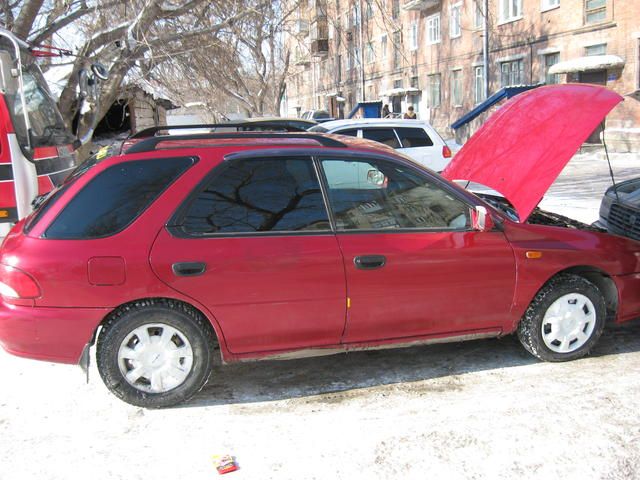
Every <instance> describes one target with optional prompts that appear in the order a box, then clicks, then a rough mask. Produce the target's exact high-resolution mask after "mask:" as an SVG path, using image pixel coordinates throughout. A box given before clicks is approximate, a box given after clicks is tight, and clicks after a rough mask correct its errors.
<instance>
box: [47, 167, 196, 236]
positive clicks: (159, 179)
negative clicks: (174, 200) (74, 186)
mask: <svg viewBox="0 0 640 480" xmlns="http://www.w3.org/2000/svg"><path fill="white" fill-rule="evenodd" d="M194 162H195V159H194V158H184V157H183V158H162V159H155V160H136V161H132V162H124V163H119V164H117V165H113V166H112V167H109V168H107V169H106V170H104V171H103V172H101V173H99V174H98V175H96V176H95V178H93V179H92V180H91V181H90V182H89V183H88V184H87V185H85V187H84V188H83V189H82V190H80V192H78V193H77V194H76V196H75V197H73V198H72V199H71V200H70V201H69V203H68V204H67V205H66V206H65V207H64V209H63V210H62V212H60V214H59V215H58V216H57V217H56V219H55V220H54V221H53V222H52V223H51V225H50V226H49V228H47V230H46V232H45V235H44V236H45V237H46V238H51V239H91V238H103V237H108V236H110V235H114V234H116V233H118V232H120V231H122V230H124V229H125V228H126V227H127V226H128V225H130V224H131V223H132V222H133V221H134V220H135V219H136V218H137V217H138V216H139V215H140V214H141V213H142V212H143V211H144V210H145V209H146V208H147V207H148V206H149V205H151V203H153V201H154V200H155V199H156V198H158V197H159V196H160V194H161V193H162V192H163V191H164V190H165V189H166V188H167V187H169V185H171V184H172V183H173V182H174V181H175V180H176V179H177V178H178V177H179V176H180V175H181V174H182V173H184V171H185V170H187V169H188V168H189V167H190V166H191V165H193V163H194Z"/></svg>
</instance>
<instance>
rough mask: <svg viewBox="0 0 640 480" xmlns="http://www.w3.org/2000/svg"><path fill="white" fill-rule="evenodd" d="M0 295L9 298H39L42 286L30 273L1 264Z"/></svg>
mask: <svg viewBox="0 0 640 480" xmlns="http://www.w3.org/2000/svg"><path fill="white" fill-rule="evenodd" d="M0 295H2V296H3V297H7V298H38V297H39V296H40V286H39V285H38V282H36V281H35V280H34V279H33V278H32V277H31V275H29V274H28V273H25V272H23V271H22V270H20V269H18V268H15V267H10V266H8V265H0Z"/></svg>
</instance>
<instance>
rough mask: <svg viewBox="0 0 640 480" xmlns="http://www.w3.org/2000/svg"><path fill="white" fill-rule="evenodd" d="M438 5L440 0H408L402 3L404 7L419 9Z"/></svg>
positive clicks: (405, 8)
mask: <svg viewBox="0 0 640 480" xmlns="http://www.w3.org/2000/svg"><path fill="white" fill-rule="evenodd" d="M438 5H440V0H407V1H406V2H404V5H402V9H403V10H414V11H417V10H426V9H428V8H432V7H437V6H438Z"/></svg>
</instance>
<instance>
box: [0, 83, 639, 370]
mask: <svg viewBox="0 0 640 480" xmlns="http://www.w3.org/2000/svg"><path fill="white" fill-rule="evenodd" d="M568 88H573V87H568ZM585 128H586V127H585ZM344 142H345V143H347V145H348V148H346V149H345V148H342V149H333V148H327V147H319V146H318V145H313V146H311V145H309V143H310V142H309V140H308V139H305V140H304V141H300V142H292V143H291V145H287V146H284V145H282V144H280V143H278V142H271V143H270V144H269V143H265V142H263V143H260V144H252V143H251V141H248V142H247V143H246V144H243V145H238V144H230V142H229V140H228V139H225V140H223V141H220V142H215V141H208V142H206V145H202V146H199V147H193V148H176V149H171V150H157V151H151V152H146V153H138V154H128V155H123V156H118V157H112V158H108V159H105V160H103V161H101V162H100V163H98V164H97V165H95V166H94V167H93V168H92V169H91V170H90V172H88V173H87V174H85V175H84V176H81V177H80V178H78V179H77V180H76V181H75V183H73V184H71V185H70V186H69V187H68V188H67V189H66V190H65V191H64V193H63V194H62V195H61V196H60V198H59V199H58V200H57V202H56V203H55V204H53V206H51V208H49V209H48V210H47V211H46V213H44V214H43V215H42V217H41V218H40V220H39V221H38V222H37V223H36V224H35V226H34V227H33V228H32V229H31V230H30V231H29V233H28V234H27V233H25V232H24V230H23V228H24V225H25V221H23V222H20V223H19V224H17V225H16V226H15V227H14V229H13V230H12V232H11V233H10V235H9V236H8V237H7V238H6V239H5V242H4V244H3V246H2V249H1V250H0V264H4V265H9V266H12V267H15V268H17V269H19V270H21V271H23V272H26V273H27V274H28V275H29V276H30V277H31V278H33V279H35V281H36V282H37V283H38V285H39V288H40V291H41V292H42V295H41V296H40V297H38V298H35V299H11V298H9V297H6V296H4V297H3V298H2V303H1V304H0V343H1V344H2V345H3V346H4V347H5V348H6V349H7V350H9V351H11V352H12V353H15V354H18V355H23V356H28V357H33V358H39V359H45V360H53V361H59V362H68V363H77V362H78V361H79V359H80V354H81V352H82V350H83V348H84V347H85V345H86V344H88V343H90V342H91V340H92V337H93V335H94V333H95V331H96V329H97V327H98V326H99V325H100V323H101V322H102V321H103V319H104V318H105V317H106V316H107V315H108V314H109V313H110V312H112V311H113V310H114V309H115V308H118V307H119V306H121V305H124V304H127V303H129V302H132V301H136V300H143V299H148V298H170V299H175V300H179V301H182V302H185V303H188V304H190V305H192V306H193V307H194V308H196V309H198V310H199V311H200V312H202V314H203V315H204V316H205V317H207V318H208V320H209V321H210V322H211V324H212V326H213V328H214V330H215V332H216V335H217V338H218V340H219V343H220V349H221V353H222V357H223V359H224V360H226V361H235V360H245V359H256V358H263V357H273V356H287V355H288V354H289V352H293V351H298V350H301V349H312V350H315V351H320V352H327V351H328V350H335V351H345V350H350V349H358V348H370V347H380V346H387V345H388V346H393V345H400V344H411V343H414V342H417V343H419V342H423V343H424V342H431V341H443V340H446V339H448V338H449V339H450V338H465V337H469V336H483V335H485V336H487V335H493V336H495V335H500V334H508V333H511V332H513V331H514V329H515V328H516V326H517V323H518V320H519V319H520V318H521V317H522V315H523V313H524V312H525V310H526V308H527V306H528V305H529V304H530V302H531V300H532V299H533V298H534V296H535V294H536V293H537V292H538V291H539V290H540V288H541V287H542V286H543V285H544V284H545V283H546V282H547V281H548V280H549V279H550V278H551V277H553V276H554V275H556V274H557V273H559V272H562V271H566V270H568V269H569V270H570V269H580V271H583V272H584V271H589V272H599V273H601V274H602V275H603V276H604V277H606V278H609V279H611V282H612V285H614V286H615V289H616V290H617V296H618V302H617V303H618V308H617V316H616V320H617V321H626V320H630V319H632V318H635V317H638V316H640V243H638V242H635V241H633V240H630V239H626V238H622V237H615V236H612V235H607V234H599V233H593V232H588V231H580V230H571V229H566V228H559V227H548V226H541V225H528V224H519V223H514V222H512V221H510V220H508V219H507V218H505V217H504V216H503V215H502V214H500V213H499V212H498V211H496V210H494V209H493V208H491V207H490V206H488V205H484V206H486V208H487V210H489V212H490V214H491V215H492V216H493V218H494V220H495V222H496V228H495V229H493V230H492V231H456V232H452V231H448V232H447V231H444V232H443V231H441V232H429V231H412V232H406V231H397V232H380V231H377V232H366V231H363V232H358V233H347V232H327V233H322V234H319V233H313V232H305V233H294V234H285V233H283V234H276V233H270V234H264V235H263V234H259V235H228V236H216V237H208V238H207V237H200V238H194V237H186V238H185V237H181V236H180V235H177V234H175V232H173V230H172V228H171V225H170V224H169V222H170V219H171V218H172V217H173V215H174V213H175V212H176V209H178V207H179V205H181V204H182V203H183V202H184V201H185V200H186V199H187V197H188V196H189V195H190V193H191V192H192V191H193V190H194V188H196V186H197V185H198V184H199V183H200V182H201V181H202V180H203V179H204V178H205V176H206V175H207V174H209V172H211V171H212V169H215V167H216V166H217V165H219V164H220V162H222V161H223V160H224V158H225V157H229V155H231V154H237V153H239V152H244V151H248V150H260V151H261V152H262V151H264V152H268V151H269V152H271V154H273V152H274V151H278V152H279V151H283V152H285V153H286V152H288V151H292V150H291V149H294V150H293V151H295V152H296V153H295V155H296V156H301V155H302V156H303V155H309V156H311V155H312V154H313V155H317V154H318V153H319V152H321V153H323V154H324V153H332V152H333V153H339V155H336V157H339V158H345V156H348V155H349V154H350V153H352V152H356V153H357V152H359V153H369V154H376V155H378V156H383V157H385V158H388V159H390V160H392V161H397V162H404V163H405V165H409V164H410V162H409V161H407V160H405V159H403V158H401V157H399V156H398V155H396V154H394V153H393V151H392V150H390V149H388V148H385V147H382V146H380V147H379V146H376V145H375V144H374V143H372V142H367V141H362V140H356V139H353V140H351V139H349V138H345V139H344ZM314 152H315V153H314ZM467 155H471V152H470V153H467ZM161 157H167V158H168V157H195V158H197V162H196V163H195V164H194V165H193V166H191V167H190V168H189V169H188V170H186V172H184V173H183V174H182V175H181V176H180V177H178V178H177V180H176V181H175V182H174V183H173V184H171V185H170V186H169V187H168V188H167V189H166V190H164V192H163V193H162V194H161V195H160V196H159V197H158V198H157V199H156V200H155V201H154V202H153V203H151V205H150V206H149V207H148V208H147V209H146V210H144V211H143V212H142V213H141V214H140V215H139V216H138V217H137V218H136V219H135V221H133V222H132V223H131V224H130V225H129V226H128V227H126V228H125V229H124V230H122V231H121V232H119V233H116V234H114V235H112V236H109V237H107V238H97V239H91V240H55V239H47V238H43V234H44V232H45V231H46V229H47V227H48V226H49V225H50V223H51V222H52V221H53V220H54V219H55V218H56V217H57V215H58V214H59V213H60V212H61V211H62V209H63V208H64V207H65V206H66V204H67V202H68V201H69V200H70V199H71V198H73V197H74V196H75V195H76V194H77V193H78V192H79V191H80V190H81V189H82V188H83V187H85V186H86V184H87V183H88V182H89V181H90V180H91V179H92V178H95V176H96V175H97V174H99V173H100V172H102V171H104V170H105V169H107V168H109V167H111V166H113V165H117V164H119V163H122V162H126V161H129V160H141V159H154V158H161ZM556 167H557V165H556V166H554V168H556ZM414 168H419V167H417V166H415V165H414ZM424 175H425V176H432V181H433V182H436V183H437V182H441V181H442V180H441V179H439V177H437V176H435V174H433V173H430V172H428V171H424ZM451 192H452V195H453V194H456V195H460V199H464V201H465V202H467V203H468V204H469V205H483V203H482V202H481V200H479V199H477V198H475V197H473V196H471V195H469V194H468V193H466V192H464V191H462V190H461V189H457V188H455V187H452V188H451ZM28 220H29V219H27V221H28ZM531 251H535V252H539V253H541V256H540V257H539V258H535V259H530V258H527V252H531ZM359 255H384V256H385V257H386V259H387V263H386V264H385V265H384V267H383V268H380V269H377V270H366V271H365V270H358V269H356V268H355V266H354V263H353V262H354V257H355V256H359ZM188 261H201V262H205V263H206V264H207V270H206V274H205V275H202V276H199V277H178V276H176V275H174V274H173V272H172V265H173V264H174V263H176V262H188Z"/></svg>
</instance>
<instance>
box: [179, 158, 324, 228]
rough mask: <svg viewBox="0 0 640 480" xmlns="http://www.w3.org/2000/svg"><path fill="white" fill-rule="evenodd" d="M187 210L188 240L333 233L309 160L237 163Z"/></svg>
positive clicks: (227, 167)
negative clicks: (326, 231) (214, 237)
mask: <svg viewBox="0 0 640 480" xmlns="http://www.w3.org/2000/svg"><path fill="white" fill-rule="evenodd" d="M218 169H220V171H218V172H217V173H214V177H213V178H212V179H211V181H210V182H209V183H208V184H207V185H206V187H205V188H204V189H203V190H202V191H201V192H200V193H199V194H198V195H197V197H196V198H195V200H193V202H192V203H191V205H189V207H188V209H187V211H186V214H185V215H184V218H183V219H182V222H181V226H182V230H183V231H184V232H185V233H187V234H189V235H195V236H197V235H209V234H233V233H256V232H294V231H318V230H329V228H330V227H329V219H328V217H327V212H326V209H325V206H324V202H323V199H322V193H321V190H320V184H319V183H318V179H317V177H316V174H315V171H314V169H313V163H312V161H311V159H309V158H273V159H262V158H257V159H244V160H235V161H232V162H229V163H226V164H223V165H221V166H219V167H218Z"/></svg>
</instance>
